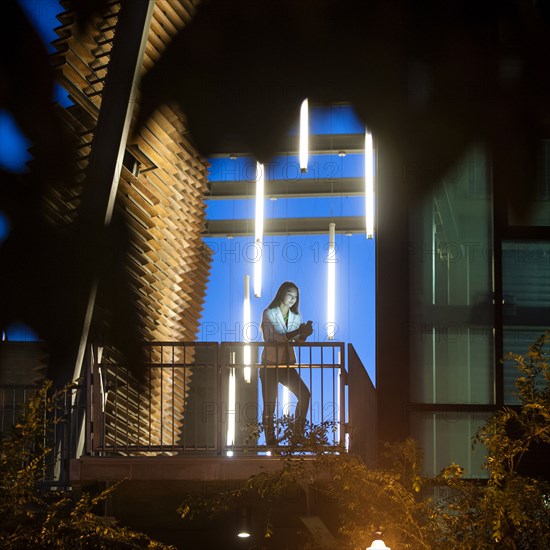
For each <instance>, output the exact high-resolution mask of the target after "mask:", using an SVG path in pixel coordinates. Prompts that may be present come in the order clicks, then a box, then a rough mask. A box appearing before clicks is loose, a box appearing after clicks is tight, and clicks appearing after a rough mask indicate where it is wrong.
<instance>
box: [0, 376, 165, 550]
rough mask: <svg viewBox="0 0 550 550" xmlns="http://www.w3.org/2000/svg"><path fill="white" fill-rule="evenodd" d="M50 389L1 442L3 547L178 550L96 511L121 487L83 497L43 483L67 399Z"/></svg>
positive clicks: (36, 397)
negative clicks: (56, 414)
mask: <svg viewBox="0 0 550 550" xmlns="http://www.w3.org/2000/svg"><path fill="white" fill-rule="evenodd" d="M50 390H51V383H50V382H47V383H45V384H44V385H43V386H42V387H41V388H40V389H39V390H38V391H37V392H36V394H35V395H34V396H32V397H31V398H30V399H29V400H28V402H27V403H26V404H25V410H24V413H23V415H22V417H21V419H20V420H19V422H17V424H16V425H15V426H14V427H13V429H12V431H11V433H9V434H8V435H7V436H6V437H5V438H3V439H1V440H0V547H1V548H6V549H10V550H18V549H21V550H23V549H28V548H44V549H46V548H47V549H51V548H60V549H61V548H62V549H65V548H75V549H79V548H82V549H84V548H109V549H110V548H113V549H121V550H122V549H134V548H135V549H137V548H149V549H159V550H160V549H168V548H172V547H170V546H167V545H164V544H162V543H160V542H157V541H154V540H152V539H151V538H149V537H148V536H147V535H145V534H143V533H138V532H136V531H132V530H130V529H127V528H125V527H120V526H117V525H116V523H113V522H112V521H109V520H107V518H103V517H101V516H98V515H96V514H95V513H94V510H96V509H97V507H98V506H99V505H100V504H101V503H102V502H103V501H104V500H105V499H106V498H108V496H109V495H110V494H111V493H112V492H113V491H114V490H116V488H117V486H118V484H114V485H112V486H111V487H109V488H107V489H106V490H104V491H101V492H100V493H99V494H97V495H92V494H89V493H86V492H84V493H83V494H82V495H81V496H80V497H79V498H75V497H74V496H73V495H72V494H71V492H69V491H63V490H59V489H56V490H51V489H49V488H47V487H45V486H44V485H43V483H42V481H43V479H44V474H45V471H46V469H47V464H48V460H47V459H48V458H49V457H51V454H52V449H51V448H50V447H48V446H47V441H48V432H49V431H51V430H53V429H54V428H55V421H54V420H52V415H51V413H52V412H53V411H54V410H56V408H57V407H58V401H59V398H60V395H61V394H60V393H59V392H53V393H52V392H51V391H50ZM45 430H46V432H45Z"/></svg>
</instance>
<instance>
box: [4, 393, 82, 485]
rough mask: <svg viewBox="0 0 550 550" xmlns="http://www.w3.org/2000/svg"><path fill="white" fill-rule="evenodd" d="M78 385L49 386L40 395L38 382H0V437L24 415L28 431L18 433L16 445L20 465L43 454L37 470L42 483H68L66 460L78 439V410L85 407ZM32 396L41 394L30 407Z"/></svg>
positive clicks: (73, 454) (72, 454) (6, 434)
mask: <svg viewBox="0 0 550 550" xmlns="http://www.w3.org/2000/svg"><path fill="white" fill-rule="evenodd" d="M81 389H84V388H83V386H82V387H78V386H71V387H64V388H61V389H49V390H48V391H47V392H46V393H44V394H40V396H39V392H40V387H39V386H38V385H2V386H0V437H1V438H7V437H10V435H11V432H12V429H13V428H14V426H16V425H18V424H19V423H21V422H25V419H27V421H28V425H27V429H26V430H25V433H26V434H27V435H26V436H24V437H21V436H20V437H19V444H18V446H16V448H17V447H19V448H20V451H19V452H20V453H21V460H22V462H21V467H24V466H25V465H26V462H27V463H28V462H30V461H32V460H33V458H34V457H39V456H40V457H42V458H41V462H40V467H39V469H38V470H37V475H38V477H37V481H39V482H40V483H41V484H46V485H47V484H50V483H55V485H56V486H58V487H60V486H62V485H66V484H68V483H69V480H68V472H69V461H70V459H71V458H74V457H75V456H76V442H77V441H78V422H77V418H78V416H79V415H78V411H79V410H80V411H81V412H83V407H84V404H83V403H79V400H78V398H77V396H78V394H79V391H80V390H81ZM35 397H40V400H39V404H36V405H35V407H34V408H32V409H31V407H30V402H31V401H32V400H34V398H35ZM30 411H32V414H31V415H30V416H29V414H28V413H29V412H30ZM37 421H38V423H37ZM31 426H35V429H31ZM23 448H24V449H25V450H24V452H23ZM43 450H47V453H46V454H43Z"/></svg>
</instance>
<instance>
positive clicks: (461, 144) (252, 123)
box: [138, 0, 550, 214]
mask: <svg viewBox="0 0 550 550" xmlns="http://www.w3.org/2000/svg"><path fill="white" fill-rule="evenodd" d="M543 13H544V10H542V9H540V8H539V6H538V5H534V6H533V5H532V4H529V3H525V2H519V1H518V2H515V1H508V2H497V1H486V2H474V1H473V0H469V1H466V2H452V1H448V2H438V1H435V0H425V1H421V2H406V1H404V0H402V1H401V2H399V1H398V2H384V1H383V0H380V1H375V0H371V1H364V0H341V1H338V2H336V1H331V0H325V1H322V2H313V1H305V2H292V1H289V0H283V1H275V0H267V1H265V2H255V1H254V0H234V1H231V2H227V1H225V0H210V1H209V2H205V3H204V5H203V6H202V9H201V10H200V11H199V13H198V15H197V16H196V17H195V18H194V20H193V21H192V22H191V24H189V25H188V26H186V27H185V28H184V29H183V30H182V31H181V32H180V33H179V35H178V36H177V37H176V38H175V39H174V41H173V42H172V43H171V44H170V46H169V47H168V49H167V51H166V54H165V55H164V56H163V58H162V60H161V61H160V62H159V63H158V64H157V65H156V66H155V67H154V68H153V70H152V71H151V72H150V73H149V74H148V75H146V77H145V79H144V82H143V87H142V91H143V101H142V110H141V114H140V117H139V122H138V128H139V126H140V125H141V124H143V123H144V122H145V120H146V119H147V118H148V117H149V116H150V114H151V113H152V112H153V111H154V109H155V108H156V107H157V106H158V105H159V104H161V103H164V102H169V101H177V102H179V104H180V105H181V107H182V109H183V110H184V112H185V113H186V115H187V117H188V119H189V126H190V129H191V134H192V136H193V138H194V139H195V141H196V143H197V146H198V147H199V149H200V150H201V151H202V152H203V153H204V154H209V153H212V152H216V151H217V150H219V148H220V147H223V139H224V137H228V136H230V135H232V134H237V135H239V136H240V137H241V138H242V139H243V140H244V142H245V144H246V146H247V148H248V150H249V151H250V152H251V153H252V154H253V155H255V156H256V157H257V159H258V160H260V161H263V162H265V161H267V160H269V158H270V157H272V156H273V155H274V154H275V153H276V152H279V151H284V150H286V149H287V148H288V145H286V144H285V143H286V141H287V139H288V138H287V135H286V132H287V131H288V128H289V126H290V124H291V121H294V120H295V119H296V115H297V112H298V107H299V102H300V101H301V100H302V99H303V98H304V97H309V98H310V100H312V101H317V102H324V101H334V100H339V101H351V102H352V103H353V105H354V107H355V109H356V110H357V112H358V114H359V115H360V117H361V118H362V119H363V121H364V122H365V124H366V125H367V126H368V127H369V129H370V130H371V131H372V132H373V133H374V134H375V135H376V136H377V137H378V139H379V140H380V141H381V142H382V143H383V144H384V147H386V148H387V149H389V150H391V157H392V158H394V159H395V163H396V165H397V166H399V165H401V166H403V167H404V166H405V165H409V166H410V165H414V167H415V170H414V171H413V173H414V175H413V176H412V177H411V175H410V174H408V175H407V177H404V176H403V177H401V178H397V179H395V178H393V179H394V181H391V182H388V184H389V185H394V186H397V187H398V191H399V192H400V193H401V196H404V197H407V196H408V197H411V198H412V197H414V196H415V195H416V194H418V193H423V192H425V191H426V190H427V189H429V188H431V187H432V186H433V185H434V184H435V183H436V181H437V179H438V177H440V176H441V175H442V173H444V172H445V170H447V169H448V168H450V167H451V166H452V164H453V163H455V162H458V161H459V160H460V158H461V156H462V154H463V152H464V151H465V149H466V147H467V146H468V145H470V144H471V143H472V142H474V141H484V142H486V143H487V144H488V145H489V146H490V147H491V150H492V155H493V159H494V165H495V184H496V185H497V186H499V188H500V189H501V190H502V191H503V193H505V195H506V196H508V198H509V199H510V202H511V204H512V205H513V207H515V208H516V209H517V210H518V212H519V213H523V214H524V213H525V212H526V211H527V209H528V207H529V205H530V204H531V201H532V198H533V192H534V188H535V184H536V176H535V167H536V162H535V152H536V149H537V147H536V145H537V143H538V140H539V138H540V137H541V124H542V121H543V119H544V117H546V120H547V121H548V118H549V115H550V113H549V96H550V86H549V76H548V75H549V74H550V70H549V69H550V67H549V64H550V62H549V60H548V56H547V55H545V54H544V52H547V51H549V48H548V39H549V33H548V25H547V22H546V21H545V19H544V17H543V16H542V14H543ZM434 166H437V170H434ZM398 174H399V172H398Z"/></svg>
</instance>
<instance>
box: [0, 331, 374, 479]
mask: <svg viewBox="0 0 550 550" xmlns="http://www.w3.org/2000/svg"><path fill="white" fill-rule="evenodd" d="M271 346H273V347H274V349H273V350H272V354H275V355H278V354H279V353H280V348H277V347H276V346H277V345H276V344H264V343H257V342H251V343H242V342H223V343H215V342H214V343H210V342H154V343H148V344H145V350H146V356H147V363H146V368H147V373H146V376H145V380H144V381H141V382H138V381H137V380H135V379H134V378H133V377H132V376H131V375H130V373H129V372H128V370H127V368H125V367H124V366H123V365H122V364H121V361H119V360H118V358H117V356H116V354H115V353H114V352H113V351H112V350H110V349H109V348H103V349H101V348H98V347H97V346H91V347H90V348H89V351H88V353H87V359H86V370H85V372H84V373H83V376H82V377H81V381H80V385H79V386H78V388H77V389H76V390H71V392H72V394H71V398H70V399H65V401H64V402H65V411H64V413H63V417H64V418H65V419H66V422H65V424H64V425H62V427H61V428H59V429H57V430H56V442H55V443H54V447H55V448H56V451H57V452H56V454H55V456H56V457H57V462H58V463H57V467H56V468H55V469H54V468H50V470H49V471H50V472H54V471H55V472H57V474H56V476H59V477H60V478H63V477H64V478H65V479H66V480H67V481H70V482H72V483H73V484H77V485H78V484H86V483H91V482H94V481H109V480H115V479H122V478H129V479H134V480H150V479H164V480H167V479H174V480H222V479H223V480H230V479H245V478H246V477H248V476H250V475H252V474H254V473H257V472H258V471H265V470H266V469H270V468H277V467H279V464H280V461H279V460H278V457H276V456H270V454H272V453H274V452H275V451H276V450H277V449H278V450H280V449H281V448H284V447H285V445H286V441H284V440H282V441H278V444H277V445H274V444H273V442H269V443H270V444H269V445H268V444H267V443H268V442H266V437H265V433H263V432H262V431H260V432H258V426H259V425H261V423H262V421H263V420H265V418H264V415H263V409H264V406H263V399H262V381H265V380H268V381H269V382H268V383H271V384H272V385H276V386H277V388H276V390H275V391H274V392H272V395H276V399H275V403H274V416H275V417H276V419H285V418H288V417H294V416H295V413H296V405H297V397H301V398H302V403H304V402H305V404H306V405H307V415H306V420H307V423H311V424H314V425H318V424H321V423H323V424H325V425H326V426H328V427H330V429H329V430H328V431H327V445H328V446H329V447H331V448H337V449H338V450H341V451H342V452H343V451H345V450H347V449H351V450H352V451H355V452H358V453H359V454H361V455H362V456H363V457H364V459H365V460H366V461H372V460H373V459H374V453H375V448H374V444H375V440H376V437H375V393H374V388H373V386H372V383H371V381H370V379H369V377H368V374H367V373H366V371H365V369H364V367H363V365H362V364H361V362H360V360H359V358H358V356H357V354H356V353H355V350H354V348H353V346H352V345H351V344H349V345H348V346H347V349H346V346H345V344H344V343H342V342H323V343H320V342H311V343H310V342H307V343H306V342H304V343H296V344H293V347H294V350H295V355H296V362H295V363H293V364H285V363H284V362H283V361H279V360H277V361H276V363H277V364H274V365H271V364H270V365H265V364H262V361H261V355H262V350H263V349H264V348H266V347H271ZM346 352H347V354H346ZM346 355H347V357H346ZM346 359H347V360H346ZM295 373H297V374H298V376H299V378H300V379H301V380H302V381H303V382H304V383H305V386H301V387H302V388H307V389H305V390H304V392H306V393H307V392H308V393H309V394H310V398H309V400H307V395H305V396H296V395H294V394H293V393H291V392H290V391H288V389H287V388H286V386H285V384H286V383H287V382H288V380H289V378H292V377H294V378H295V379H296V376H295ZM25 391H29V389H27V390H25ZM10 392H11V393H10ZM298 393H300V392H299V391H298ZM16 395H19V396H20V395H24V394H23V393H20V392H19V393H18V391H17V389H15V388H13V387H12V388H10V389H9V391H8V389H7V388H6V389H5V390H3V391H2V401H1V402H0V414H1V418H2V419H6V422H7V421H8V420H9V418H14V413H13V411H14V410H15V409H16V408H17V403H16V401H21V399H19V398H17V399H16V398H15V396H16ZM10 396H14V397H13V399H12V397H10ZM304 398H305V399H304ZM304 410H305V406H304ZM268 416H269V415H268ZM3 421H4V420H3ZM6 422H4V424H5V423H6ZM308 425H309V424H308ZM4 429H5V426H4ZM60 430H63V433H60ZM302 452H303V454H304V456H306V457H307V454H308V449H307V448H303V449H302Z"/></svg>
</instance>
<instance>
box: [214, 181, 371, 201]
mask: <svg viewBox="0 0 550 550" xmlns="http://www.w3.org/2000/svg"><path fill="white" fill-rule="evenodd" d="M208 185H209V188H210V193H209V194H207V195H205V198H206V199H237V198H238V199H246V198H254V196H255V192H256V181H255V180H241V181H213V182H210V183H209V184H208ZM364 193H365V180H364V178H334V179H332V178H318V179H314V178H311V179H306V178H304V179H300V180H296V181H293V180H266V182H265V195H266V196H267V197H276V198H285V197H328V196H330V195H333V194H335V195H343V196H352V195H363V194H364Z"/></svg>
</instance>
